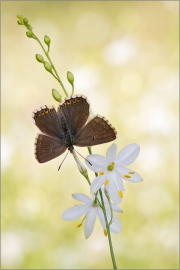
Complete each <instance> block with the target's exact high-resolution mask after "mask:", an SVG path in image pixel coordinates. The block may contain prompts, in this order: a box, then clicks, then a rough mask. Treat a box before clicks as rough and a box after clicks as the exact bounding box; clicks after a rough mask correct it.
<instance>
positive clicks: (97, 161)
mask: <svg viewBox="0 0 180 270" xmlns="http://www.w3.org/2000/svg"><path fill="white" fill-rule="evenodd" d="M86 159H87V160H88V161H89V162H90V163H91V164H92V166H91V165H90V164H89V162H87V160H85V162H86V165H87V167H88V168H89V169H90V170H92V171H93V172H97V173H98V172H101V171H104V170H105V169H106V168H107V166H108V160H107V159H106V158H105V157H103V156H101V155H96V154H92V155H88V156H87V157H86Z"/></svg>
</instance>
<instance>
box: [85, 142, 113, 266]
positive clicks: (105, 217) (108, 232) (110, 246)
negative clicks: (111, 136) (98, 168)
mask: <svg viewBox="0 0 180 270" xmlns="http://www.w3.org/2000/svg"><path fill="white" fill-rule="evenodd" d="M88 151H89V154H90V155H91V154H92V150H91V147H88ZM95 175H96V176H98V174H97V173H95ZM99 194H100V197H101V203H102V206H103V209H102V210H103V214H104V219H105V223H106V229H107V234H108V241H109V248H110V253H111V259H112V263H113V267H114V269H117V265H116V259H115V256H114V250H113V245H112V241H111V233H110V229H109V224H108V220H107V215H106V209H105V205H104V200H103V196H102V191H101V189H99Z"/></svg>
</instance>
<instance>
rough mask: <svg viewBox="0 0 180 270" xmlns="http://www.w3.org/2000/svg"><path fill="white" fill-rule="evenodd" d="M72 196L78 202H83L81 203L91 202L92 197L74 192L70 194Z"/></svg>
mask: <svg viewBox="0 0 180 270" xmlns="http://www.w3.org/2000/svg"><path fill="white" fill-rule="evenodd" d="M72 196H73V198H74V199H75V200H77V201H79V202H83V203H93V201H92V199H91V198H89V197H88V196H86V195H85V194H83V193H76V194H72Z"/></svg>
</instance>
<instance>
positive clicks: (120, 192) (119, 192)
mask: <svg viewBox="0 0 180 270" xmlns="http://www.w3.org/2000/svg"><path fill="white" fill-rule="evenodd" d="M118 194H119V196H120V197H121V198H123V192H122V190H118Z"/></svg>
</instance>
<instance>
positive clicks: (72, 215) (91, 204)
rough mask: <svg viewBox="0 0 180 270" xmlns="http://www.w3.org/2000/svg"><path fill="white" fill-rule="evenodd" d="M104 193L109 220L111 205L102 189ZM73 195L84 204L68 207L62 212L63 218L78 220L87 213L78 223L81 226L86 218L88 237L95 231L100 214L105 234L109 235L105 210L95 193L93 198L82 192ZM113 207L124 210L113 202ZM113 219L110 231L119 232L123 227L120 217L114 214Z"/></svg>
mask: <svg viewBox="0 0 180 270" xmlns="http://www.w3.org/2000/svg"><path fill="white" fill-rule="evenodd" d="M102 193H103V199H104V203H105V209H106V214H107V218H108V221H109V220H110V216H111V212H110V207H109V203H108V200H107V198H106V197H105V195H104V191H103V190H102ZM72 196H73V198H74V199H75V200H77V201H80V202H82V203H83V204H79V205H76V206H73V207H70V208H68V209H67V210H66V211H65V212H64V213H63V214H62V219H63V220H76V219H79V218H80V217H81V216H83V215H85V217H84V218H83V220H82V222H81V223H80V224H79V225H78V227H80V226H81V225H82V224H83V222H84V220H85V224H84V234H85V237H86V238H88V237H89V236H90V235H91V234H92V232H93V229H94V224H95V221H96V216H98V217H99V219H100V222H101V224H102V226H103V229H104V234H105V235H107V231H106V224H105V219H104V215H103V211H102V209H101V207H100V206H99V205H98V202H97V201H96V200H95V198H94V195H93V199H91V198H89V197H88V196H86V195H85V194H82V193H77V194H73V195H72ZM98 198H99V197H98ZM112 209H113V211H114V212H119V213H121V212H122V211H121V209H120V208H119V206H118V205H115V204H113V203H112ZM112 220H113V222H112V224H111V225H110V231H111V232H114V233H119V232H120V231H121V229H122V228H121V223H120V221H119V219H118V218H117V217H116V216H115V215H113V219H112Z"/></svg>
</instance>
